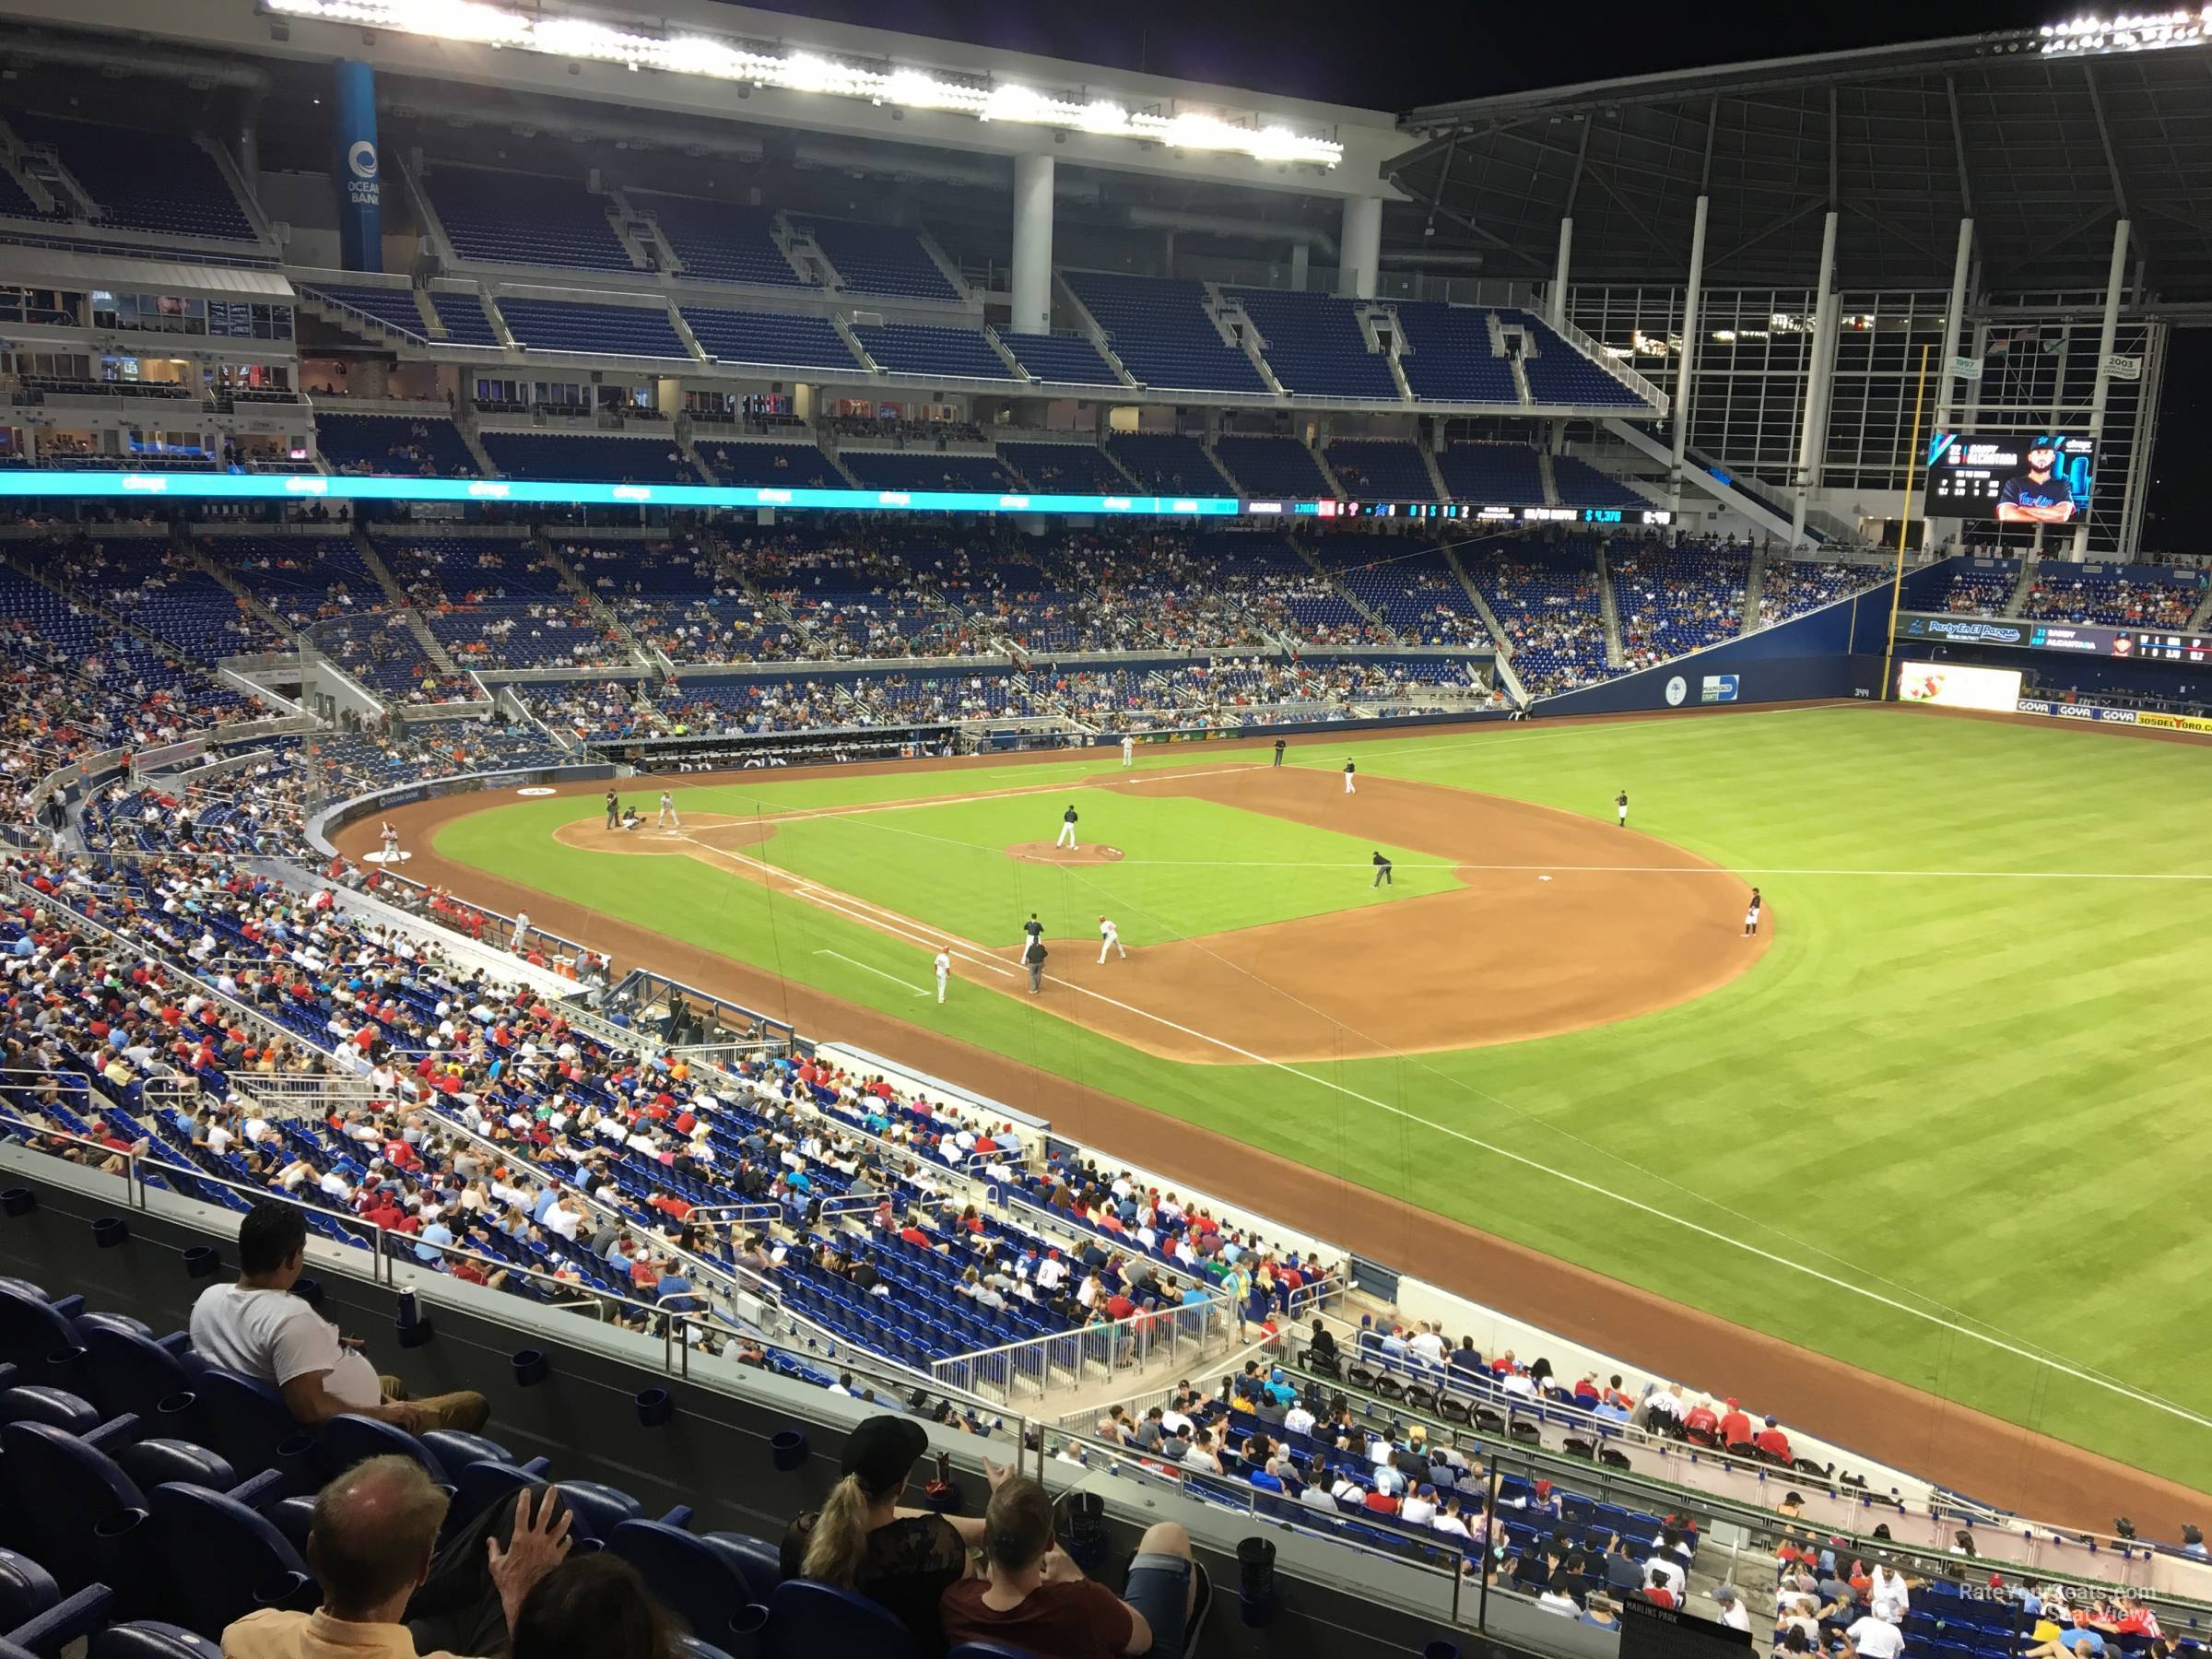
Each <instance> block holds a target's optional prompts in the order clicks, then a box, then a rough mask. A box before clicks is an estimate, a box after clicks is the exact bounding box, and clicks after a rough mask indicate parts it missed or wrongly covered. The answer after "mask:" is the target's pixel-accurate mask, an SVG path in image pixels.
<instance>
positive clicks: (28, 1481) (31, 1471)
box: [0, 1423, 147, 1592]
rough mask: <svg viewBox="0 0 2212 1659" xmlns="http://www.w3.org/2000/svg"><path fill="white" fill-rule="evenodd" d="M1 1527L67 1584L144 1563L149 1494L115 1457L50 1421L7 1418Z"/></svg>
mask: <svg viewBox="0 0 2212 1659" xmlns="http://www.w3.org/2000/svg"><path fill="white" fill-rule="evenodd" d="M0 1497H5V1499H6V1503H5V1504H4V1505H0V1532H4V1533H5V1535H6V1543H7V1544H8V1545H9V1547H14V1548H18V1549H21V1550H24V1551H25V1552H27V1553H29V1554H32V1555H33V1556H34V1557H35V1559H37V1560H38V1561H39V1563H40V1565H41V1566H43V1567H44V1568H45V1569H46V1570H47V1571H49V1572H51V1573H52V1574H53V1577H54V1582H55V1583H58V1584H60V1585H61V1587H62V1588H63V1590H64V1591H65V1592H75V1591H77V1590H81V1589H83V1588H84V1587H85V1586H86V1585H87V1584H91V1583H114V1584H128V1583H133V1582H134V1581H135V1580H136V1579H137V1578H138V1577H139V1576H140V1575H141V1574H142V1572H143V1571H144V1564H145V1562H144V1548H145V1540H144V1539H143V1538H140V1537H137V1536H135V1535H136V1534H138V1533H140V1532H142V1531H143V1524H144V1523H145V1521H146V1519H147V1500H146V1495H145V1494H144V1493H143V1492H142V1491H141V1490H140V1489H139V1488H138V1487H137V1485H136V1484H135V1482H133V1481H132V1479H131V1478H130V1477H129V1476H127V1475H125V1474H124V1472H123V1470H122V1469H121V1468H120V1467H118V1466H117V1465H116V1464H115V1462H114V1460H113V1459H112V1458H110V1457H109V1456H108V1455H107V1454H106V1453H103V1452H100V1450H99V1449H98V1448H96V1447H94V1446H92V1445H91V1444H89V1443H88V1442H87V1441H83V1440H80V1439H79V1438H78V1437H76V1435H73V1434H65V1433H63V1432H62V1430H59V1429H55V1428H53V1427H51V1426H50V1425H48V1424H45V1423H8V1424H6V1425H4V1426H0Z"/></svg>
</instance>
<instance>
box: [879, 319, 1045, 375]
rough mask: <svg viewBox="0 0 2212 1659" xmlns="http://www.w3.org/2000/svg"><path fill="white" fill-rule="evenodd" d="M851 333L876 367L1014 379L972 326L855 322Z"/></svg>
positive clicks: (996, 354)
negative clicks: (950, 326)
mask: <svg viewBox="0 0 2212 1659" xmlns="http://www.w3.org/2000/svg"><path fill="white" fill-rule="evenodd" d="M853 335H854V336H855V337H856V338H858V339H859V341H860V343H861V345H862V347H865V349H866V351H867V354H868V355H869V356H870V357H871V358H874V359H876V365H877V368H879V369H882V370H883V371H886V372H887V373H890V374H941V375H944V376H946V377H947V378H948V379H959V380H1003V381H1010V380H1012V379H1013V378H1014V371H1012V370H1011V369H1009V368H1007V367H1006V359H1003V358H1001V357H1000V356H999V355H998V353H997V352H995V351H994V350H992V349H991V342H990V341H988V340H986V339H984V338H983V336H982V334H981V333H979V332H978V331H977V330H975V329H972V328H934V327H930V326H927V325H924V324H915V323H877V324H854V325H853Z"/></svg>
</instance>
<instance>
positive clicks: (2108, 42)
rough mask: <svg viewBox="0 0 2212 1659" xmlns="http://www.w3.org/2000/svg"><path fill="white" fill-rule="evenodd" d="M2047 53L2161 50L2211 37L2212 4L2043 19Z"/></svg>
mask: <svg viewBox="0 0 2212 1659" xmlns="http://www.w3.org/2000/svg"><path fill="white" fill-rule="evenodd" d="M2040 32H2041V37H2042V52H2043V55H2044V56H2046V57H2090V56H2103V55H2104V54H2106V53H2116V52H2164V51H2168V50H2170V49H2171V48H2172V47H2176V46H2202V45H2204V44H2205V43H2206V41H2212V6H2198V7H2196V8H2195V9H2194V10H2189V9H2185V8H2183V9H2177V10H2174V11H2164V12H2138V13H2127V12H2124V13H2122V14H2121V15H2120V16H2119V17H2116V18H2097V17H2082V18H2069V19H2068V20H2067V21H2065V22H2064V23H2046V24H2044V25H2043V27H2042V29H2041V31H2040Z"/></svg>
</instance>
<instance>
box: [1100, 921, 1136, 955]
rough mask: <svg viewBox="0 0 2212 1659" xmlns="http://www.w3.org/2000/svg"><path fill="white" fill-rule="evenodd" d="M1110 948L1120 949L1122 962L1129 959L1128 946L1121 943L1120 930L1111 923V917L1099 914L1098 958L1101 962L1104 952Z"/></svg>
mask: <svg viewBox="0 0 2212 1659" xmlns="http://www.w3.org/2000/svg"><path fill="white" fill-rule="evenodd" d="M1110 950H1118V951H1120V952H1121V953H1122V960H1124V962H1125V961H1127V960H1128V959H1129V947H1127V946H1126V945H1124V944H1123V943H1122V930H1121V929H1120V928H1118V927H1116V926H1115V925H1114V924H1113V918H1112V917H1111V916H1100V918H1099V960H1100V961H1101V962H1103V961H1104V960H1105V959H1106V953H1107V952H1108V951H1110Z"/></svg>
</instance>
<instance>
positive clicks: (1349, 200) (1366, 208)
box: [1336, 196, 1382, 300]
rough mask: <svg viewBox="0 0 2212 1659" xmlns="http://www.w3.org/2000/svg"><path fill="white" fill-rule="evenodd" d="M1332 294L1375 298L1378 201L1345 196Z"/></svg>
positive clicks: (1379, 255)
mask: <svg viewBox="0 0 2212 1659" xmlns="http://www.w3.org/2000/svg"><path fill="white" fill-rule="evenodd" d="M1336 240H1337V249H1338V253H1337V269H1336V292H1337V295H1338V296H1339V297H1340V298H1342V299H1346V300H1372V299H1373V298H1374V297H1375V267H1376V265H1377V264H1378V263H1379V262H1380V260H1381V258H1382V197H1381V196H1347V197H1345V199H1344V229H1343V234H1342V235H1340V236H1339V237H1338V238H1337V239H1336Z"/></svg>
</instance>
